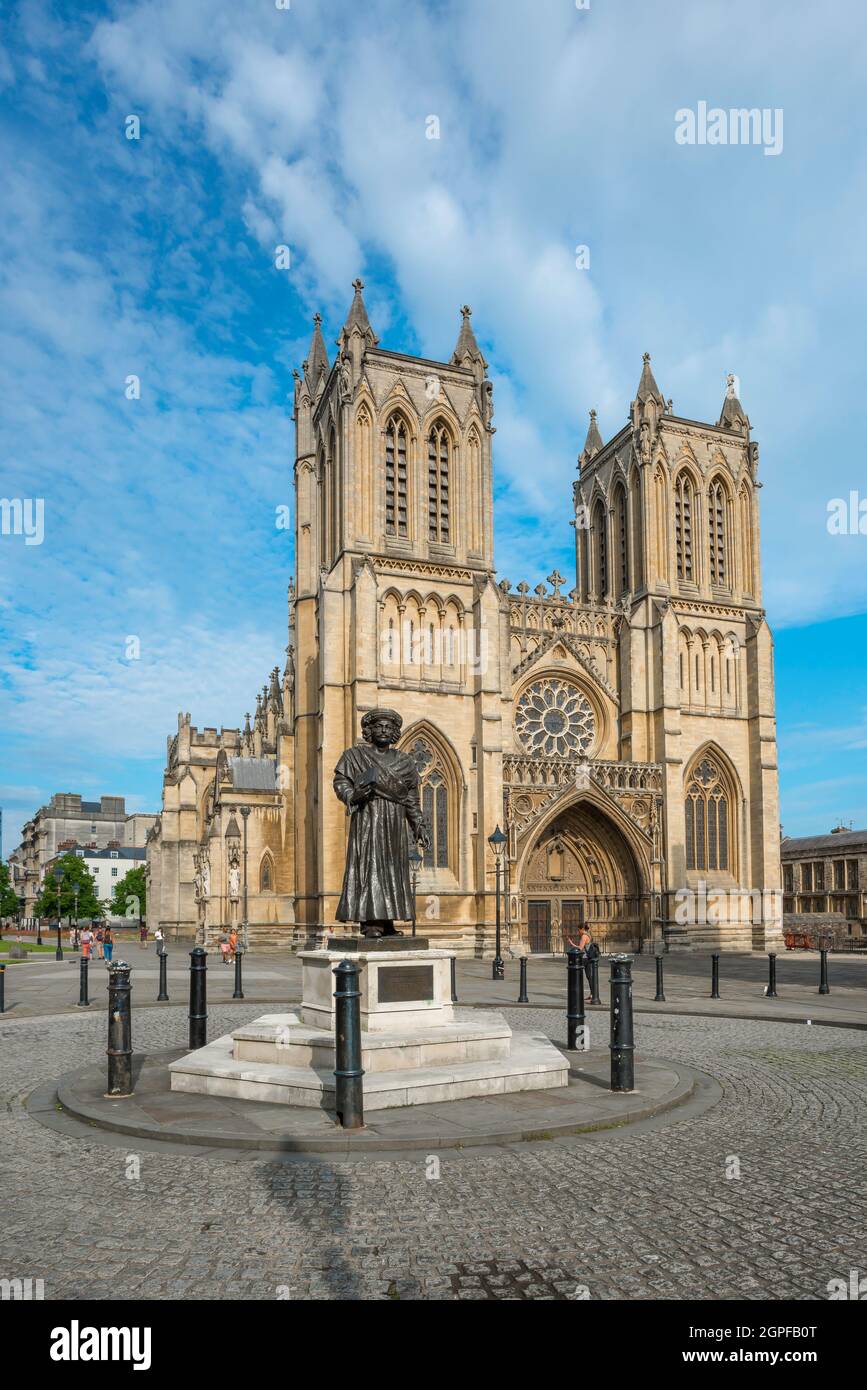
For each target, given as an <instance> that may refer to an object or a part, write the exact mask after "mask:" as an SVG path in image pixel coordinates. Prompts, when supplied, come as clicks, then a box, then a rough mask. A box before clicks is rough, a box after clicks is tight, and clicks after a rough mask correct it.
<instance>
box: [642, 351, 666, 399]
mask: <svg viewBox="0 0 867 1390" xmlns="http://www.w3.org/2000/svg"><path fill="white" fill-rule="evenodd" d="M643 362H644V366H643V367H642V368H641V380H640V381H639V383H638V391H637V393H636V396H635V399H636V400H637V401H641V403H642V405H643V404H644V403H645V401H649V400H654V401H656V403H657V404H658V406H659V407H660V409H661V410H665V399H664V397H663V394H662V392H661V391H660V389H659V387H658V386H657V384H656V379H655V377H654V375H653V372H652V371H651V367H650V353H649V352H646V353H645V354H644V357H643Z"/></svg>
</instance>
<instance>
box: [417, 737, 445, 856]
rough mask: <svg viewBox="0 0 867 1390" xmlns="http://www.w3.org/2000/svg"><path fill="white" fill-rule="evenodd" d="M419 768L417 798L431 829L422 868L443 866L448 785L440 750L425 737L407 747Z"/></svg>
mask: <svg viewBox="0 0 867 1390" xmlns="http://www.w3.org/2000/svg"><path fill="white" fill-rule="evenodd" d="M409 755H410V757H411V758H412V760H413V762H414V763H415V765H416V767H417V769H418V775H419V784H420V785H419V799H420V801H421V809H422V811H423V812H424V816H425V820H426V821H427V824H428V830H429V831H430V848H429V849H426V850H425V851H424V863H425V868H428V869H445V868H448V863H449V788H448V778H447V776H446V770H445V767H444V765H443V762H442V759H441V758H440V755H439V753H437V751H436V750H435V749H434V747H433V746H432V744H430V743H429V742H428V740H427V739H426V738H417V739H416V740H415V743H414V744H413V745H412V748H411V749H410V750H409Z"/></svg>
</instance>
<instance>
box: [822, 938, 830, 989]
mask: <svg viewBox="0 0 867 1390" xmlns="http://www.w3.org/2000/svg"><path fill="white" fill-rule="evenodd" d="M819 993H820V994H830V993H831V987H830V985H829V984H828V947H827V946H822V947H821V948H820V950H819Z"/></svg>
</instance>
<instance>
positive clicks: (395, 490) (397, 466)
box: [385, 416, 408, 536]
mask: <svg viewBox="0 0 867 1390" xmlns="http://www.w3.org/2000/svg"><path fill="white" fill-rule="evenodd" d="M406 495H407V494H406V425H405V424H404V423H403V421H402V420H401V419H400V418H399V417H398V416H392V418H391V419H390V420H389V422H388V424H387V425H386V427H385V531H386V535H389V536H406V535H407V534H408V533H407V502H406Z"/></svg>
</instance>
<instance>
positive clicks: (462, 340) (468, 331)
mask: <svg viewBox="0 0 867 1390" xmlns="http://www.w3.org/2000/svg"><path fill="white" fill-rule="evenodd" d="M472 312H473V311H472V309H471V308H470V306H469V304H465V305H464V306H463V308H462V309H461V320H462V321H461V331H460V333H459V334H458V341H457V343H456V345H455V350H454V352H453V353H452V357H451V360H452V363H453V364H454V366H456V367H466V366H469V365H471V364H472V363H474V362H481V364H482V366H483V367H485V368H487V365H488V364H487V362H486V361H485V359H484V357H483V356H482V352H481V349H480V347H479V345H478V343H477V342H476V335H475V333H474V332H473V325H472V324H471V323H470V316H471V314H472ZM467 359H469V362H468V361H467Z"/></svg>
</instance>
